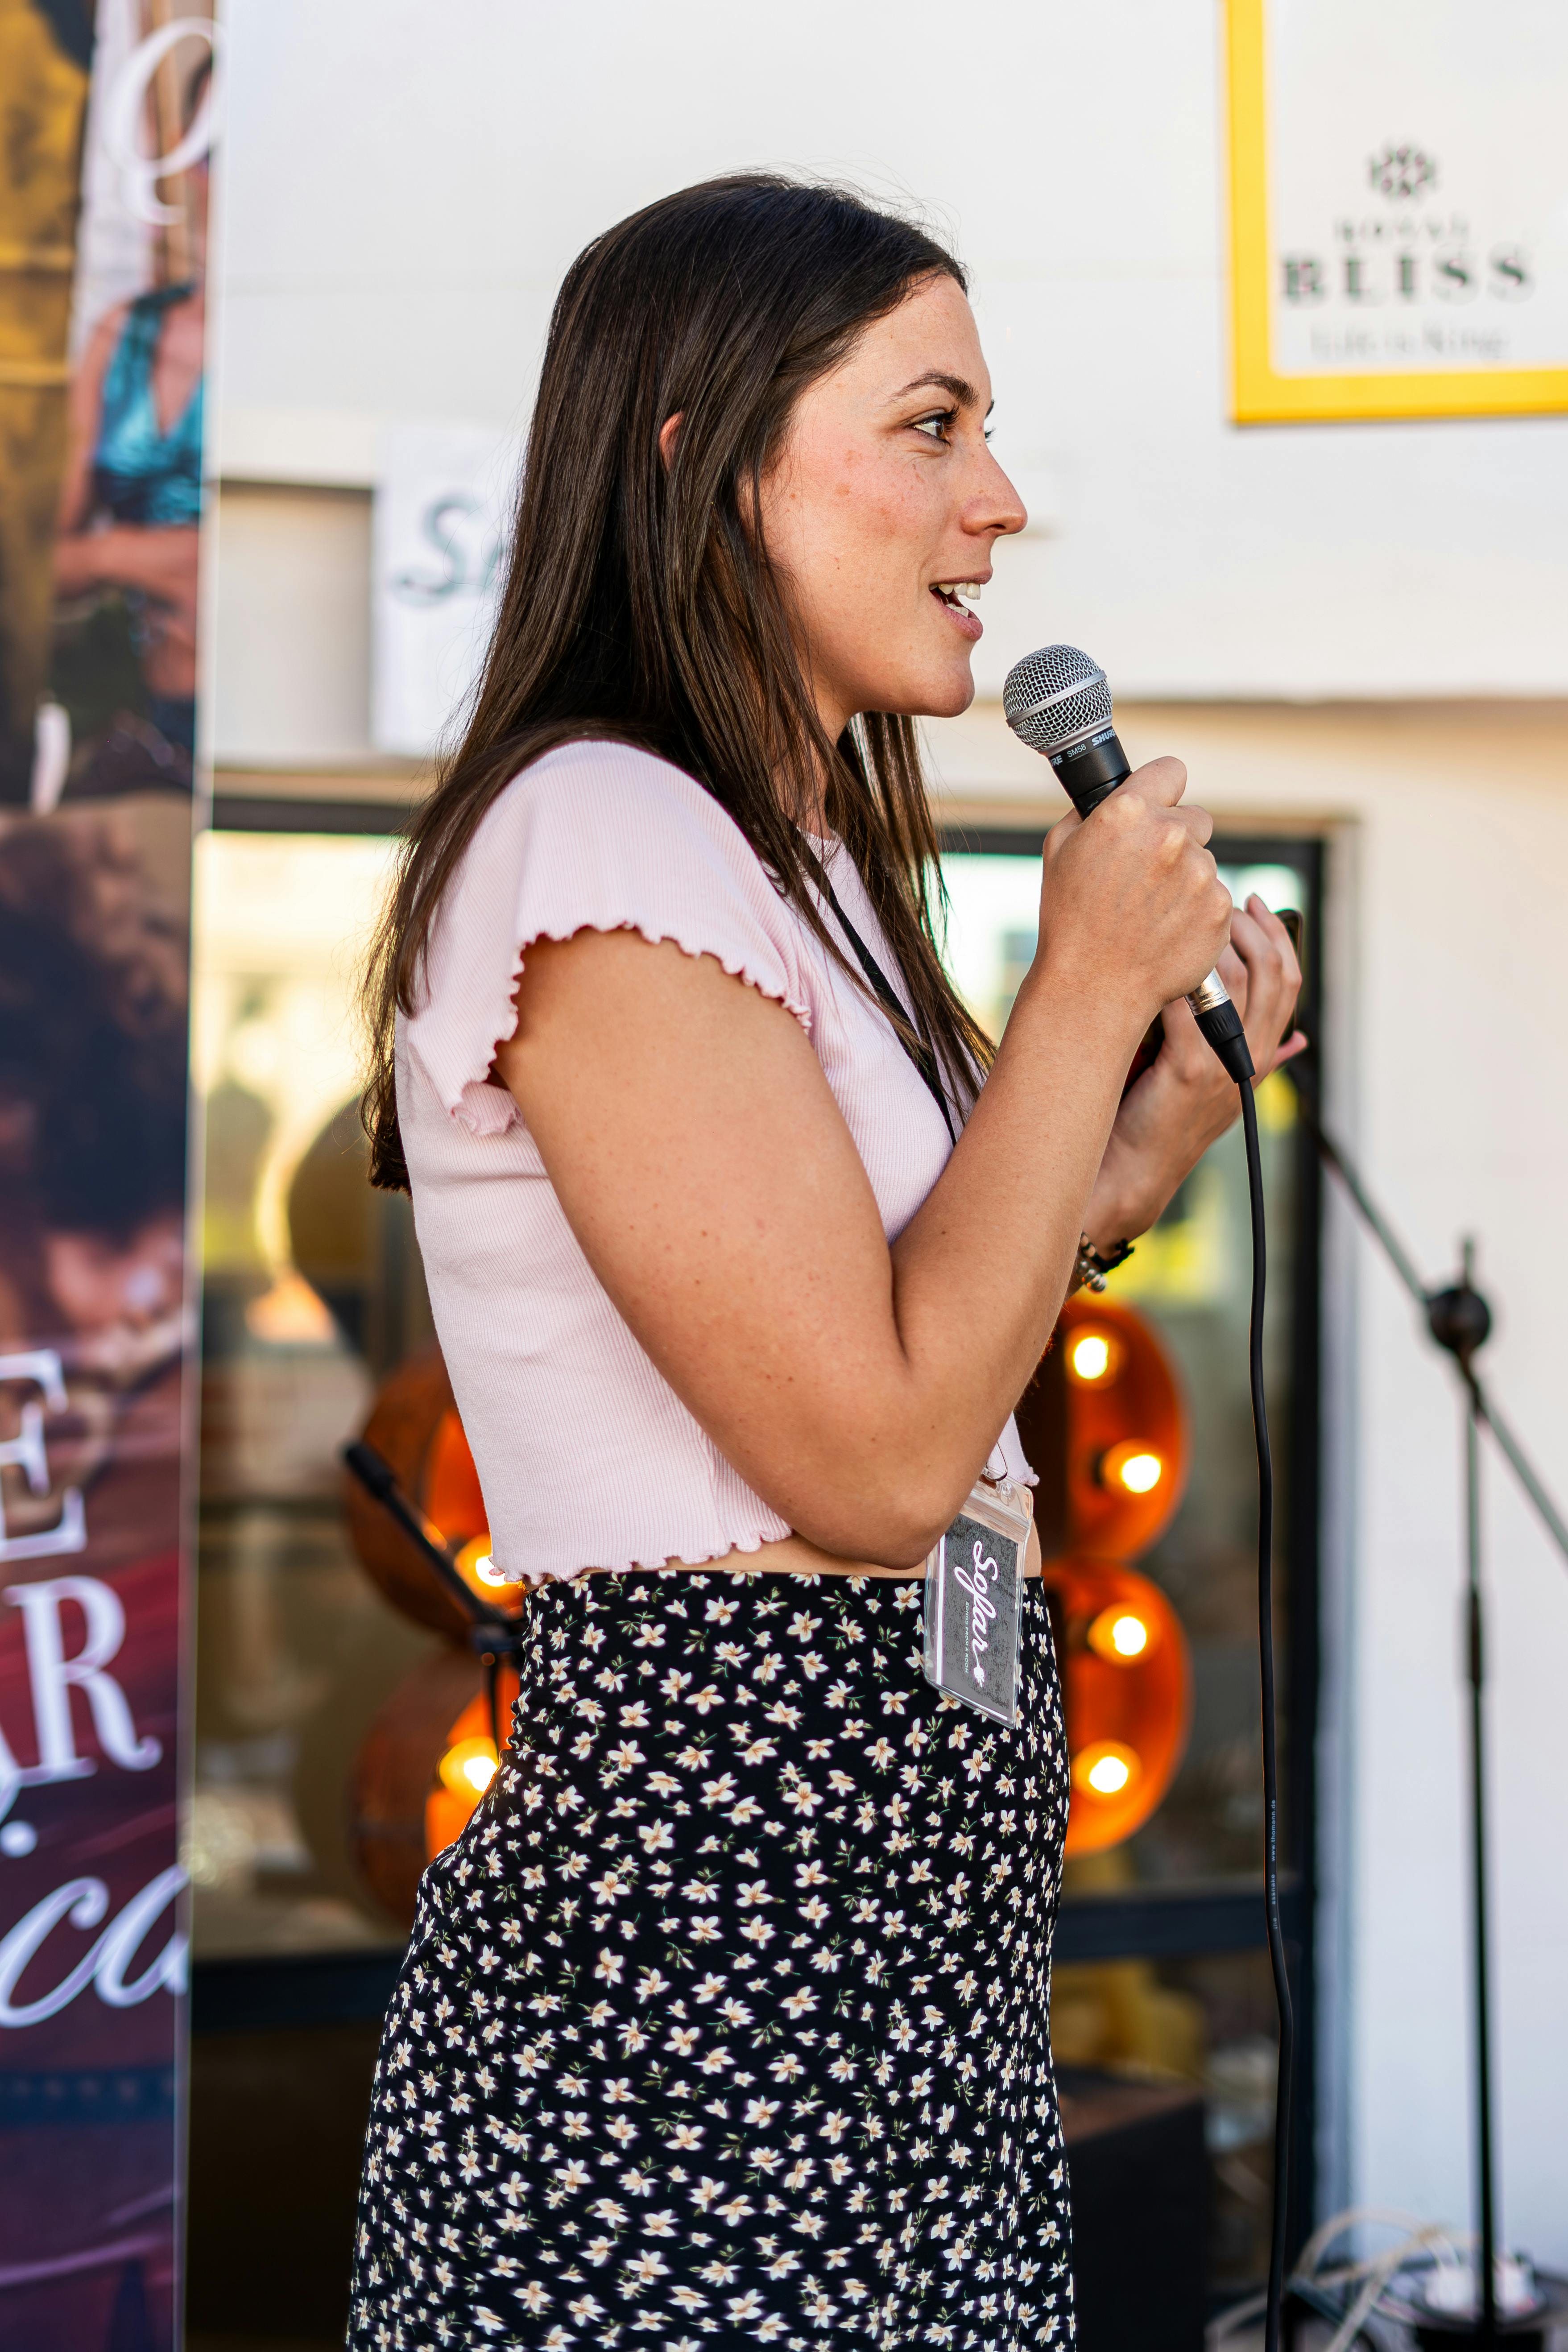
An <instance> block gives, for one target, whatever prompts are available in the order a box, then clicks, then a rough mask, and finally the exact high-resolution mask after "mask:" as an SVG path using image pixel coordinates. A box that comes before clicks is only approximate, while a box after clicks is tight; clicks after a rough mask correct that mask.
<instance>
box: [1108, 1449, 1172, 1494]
mask: <svg viewBox="0 0 1568 2352" xmlns="http://www.w3.org/2000/svg"><path fill="white" fill-rule="evenodd" d="M1162 1469H1163V1464H1162V1462H1161V1460H1160V1457H1159V1455H1158V1454H1129V1455H1128V1457H1127V1459H1126V1461H1125V1462H1123V1463H1122V1465H1121V1468H1120V1469H1119V1470H1118V1471H1117V1474H1116V1475H1117V1476H1118V1477H1119V1478H1120V1479H1121V1483H1122V1485H1123V1486H1125V1487H1126V1489H1127V1491H1128V1493H1129V1494H1130V1495H1149V1494H1152V1492H1153V1490H1154V1488H1155V1487H1156V1486H1158V1485H1159V1483H1160V1474H1161V1471H1162Z"/></svg>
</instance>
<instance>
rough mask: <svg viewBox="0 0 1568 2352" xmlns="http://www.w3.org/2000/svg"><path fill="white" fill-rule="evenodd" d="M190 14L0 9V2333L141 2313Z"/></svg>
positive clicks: (197, 201)
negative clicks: (1, 238)
mask: <svg viewBox="0 0 1568 2352" xmlns="http://www.w3.org/2000/svg"><path fill="white" fill-rule="evenodd" d="M215 38H216V35H215V31H214V27H213V26H212V23H211V21H210V15H209V14H208V12H206V11H205V10H204V9H203V8H202V7H201V6H200V5H196V6H195V7H193V8H187V9H184V10H183V11H182V12H181V13H179V14H175V12H174V9H173V8H171V7H170V6H169V5H164V0H101V5H100V7H99V9H98V11H97V21H96V25H94V23H93V16H92V11H91V10H90V8H87V7H83V6H82V5H80V0H0V74H3V75H4V77H5V89H6V121H7V133H6V138H5V141H4V142H0V206H3V210H4V216H5V222H6V224H7V226H6V234H5V243H4V245H3V247H0V427H3V430H0V2344H5V2345H7V2346H9V2345H16V2346H18V2347H21V2346H28V2347H32V2346H38V2347H45V2346H49V2347H54V2346H58V2347H67V2346H68V2347H71V2352H165V2348H166V2347H169V2352H172V2347H174V2344H175V2342H176V2341H177V2337H178V2315H179V2304H180V2296H179V2293H178V2284H177V2282H178V2271H179V2264H178V2245H179V2223H178V2210H179V2182H180V2168H181V2162H182V2151H181V2146H180V2128H179V2109H180V2084H181V2078H182V2075H183V2058H182V2049H183V2034H184V1990H185V1976H186V1954H185V1934H184V1873H183V1871H182V1869H181V1867H180V1861H179V1851H178V1799H179V1794H180V1780H181V1765H182V1744H181V1709H180V1683H181V1672H182V1640H183V1633H182V1591H183V1580H182V1574H181V1549H182V1533H183V1513H182V1454H183V1451H184V1444H183V1441H184V1435H185V1432H186V1428H187V1425H188V1418H189V1416H188V1413H187V1397H188V1391H187V1385H186V1374H187V1369H188V1357H189V1349H188V1335H189V1328H190V1316H189V1313H188V1308H187V1292H188V1284H187V1276H186V1255H185V1170H186V1099H187V1076H186V1071H187V1010H186V1008H187V998H188V965H189V951H188V932H189V900H190V866H191V833H192V818H193V809H194V805H195V803H194V795H193V773H194V758H195V677H196V670H195V662H196V612H197V602H196V583H197V536H198V524H199V518H200V510H201V439H202V380H203V369H204V354H205V302H204V285H203V279H204V268H203V264H204V253H205V220H206V187H207V157H208V152H209V149H210V145H211V139H212V121H213V71H212V68H213V55H214V43H215Z"/></svg>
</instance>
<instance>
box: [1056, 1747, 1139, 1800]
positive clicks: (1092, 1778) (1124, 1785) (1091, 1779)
mask: <svg viewBox="0 0 1568 2352" xmlns="http://www.w3.org/2000/svg"><path fill="white" fill-rule="evenodd" d="M1141 1771H1142V1765H1141V1764H1140V1763H1139V1761H1138V1758H1137V1755H1136V1754H1135V1752H1134V1751H1133V1749H1131V1748H1126V1747H1124V1746H1123V1745H1122V1743H1121V1740H1120V1739H1097V1740H1095V1741H1094V1742H1093V1744H1092V1746H1090V1747H1089V1748H1080V1749H1079V1753H1078V1754H1077V1755H1076V1756H1075V1757H1074V1758H1073V1761H1072V1777H1073V1779H1074V1780H1076V1781H1077V1783H1078V1785H1079V1788H1080V1789H1088V1790H1090V1792H1091V1793H1092V1794H1093V1795H1095V1796H1097V1797H1120V1796H1121V1793H1122V1791H1123V1790H1125V1789H1129V1788H1131V1785H1132V1782H1133V1781H1134V1780H1136V1779H1137V1777H1138V1775H1139V1773H1140V1772H1141Z"/></svg>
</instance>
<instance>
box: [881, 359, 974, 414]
mask: <svg viewBox="0 0 1568 2352" xmlns="http://www.w3.org/2000/svg"><path fill="white" fill-rule="evenodd" d="M928 387H929V388H930V389H931V390H932V391H936V392H945V393H947V394H950V395H951V396H952V399H954V400H956V401H957V403H958V404H959V406H960V407H961V408H973V407H975V406H977V405H978V404H979V400H980V394H978V393H977V392H976V391H975V389H974V386H973V384H972V383H969V382H968V380H967V378H965V377H963V376H961V375H949V374H947V373H946V372H945V371H944V370H943V369H942V368H928V369H927V371H926V373H925V374H924V375H917V376H911V377H910V381H909V383H906V384H900V387H899V389H898V391H897V392H896V393H894V394H893V398H894V399H895V400H904V399H906V398H907V397H908V395H909V394H910V393H911V392H924V391H926V390H927V389H928ZM995 405H996V404H995V402H994V401H993V402H992V404H991V408H994V407H995ZM991 408H988V409H987V410H986V412H985V414H986V415H987V416H989V415H990V414H991Z"/></svg>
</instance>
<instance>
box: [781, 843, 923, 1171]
mask: <svg viewBox="0 0 1568 2352" xmlns="http://www.w3.org/2000/svg"><path fill="white" fill-rule="evenodd" d="M815 863H816V870H817V873H818V874H819V875H820V877H822V887H823V888H824V890H825V891H826V893H827V903H828V905H829V906H830V907H831V908H832V909H833V911H834V913H835V914H836V915H837V918H838V923H839V928H840V929H841V930H842V931H843V933H844V936H845V938H846V939H847V940H848V942H849V944H850V946H851V947H852V948H853V949H854V950H855V955H856V959H857V961H858V963H859V966H860V969H861V971H863V972H864V973H865V975H866V977H867V979H868V981H869V982H870V983H871V985H872V987H873V988H874V989H875V990H876V992H877V994H878V996H879V998H880V1000H881V1003H882V1005H883V1008H884V1010H885V1011H886V1012H887V1013H889V1015H890V1016H891V1019H892V1024H893V1034H894V1036H895V1037H896V1038H897V1039H898V1041H899V1043H900V1045H901V1046H902V1047H903V1049H904V1051H905V1053H906V1054H907V1055H909V1057H910V1061H911V1062H912V1063H913V1064H914V1066H915V1067H916V1069H917V1070H918V1071H919V1072H920V1074H921V1077H922V1078H923V1079H924V1081H925V1084H926V1087H927V1089H928V1091H929V1093H930V1095H931V1100H932V1101H933V1102H934V1103H935V1105H936V1107H937V1108H938V1110H939V1111H941V1113H942V1125H943V1126H944V1127H945V1128H946V1129H947V1133H948V1140H949V1141H950V1142H951V1143H956V1142H957V1141H958V1135H957V1131H956V1129H954V1127H953V1124H952V1108H951V1107H950V1106H949V1103H948V1099H947V1093H946V1089H945V1088H944V1087H943V1086H942V1078H941V1076H940V1074H939V1073H938V1070H937V1066H936V1055H934V1054H933V1053H932V1052H931V1047H930V1045H928V1044H927V1043H926V1040H925V1038H924V1036H923V1035H921V1034H920V1032H919V1029H918V1026H917V1027H916V1036H917V1037H919V1043H918V1044H917V1043H916V1039H915V1038H914V1037H911V1036H910V1034H909V1033H910V1027H911V1026H915V1025H916V1024H913V1022H912V1017H911V1015H910V1013H906V1012H905V1010H904V1007H903V1005H902V1004H901V1003H900V1001H899V998H898V995H897V993H896V992H895V991H894V988H893V984H892V982H891V981H889V978H888V975H887V973H886V972H885V971H883V970H882V967H881V965H880V964H879V962H878V961H877V959H876V957H875V956H874V955H873V954H872V953H871V950H870V949H869V948H868V946H867V945H866V942H865V940H863V939H862V938H861V936H860V934H859V932H858V930H857V929H856V928H855V926H854V924H853V923H852V922H851V921H850V919H849V918H848V916H847V914H846V913H845V911H844V909H843V908H842V907H841V906H840V905H839V903H838V893H837V890H836V889H835V888H834V887H833V883H832V880H831V878H830V877H829V875H828V871H827V868H826V866H825V865H824V864H823V862H822V860H821V858H820V857H817V858H816V859H815Z"/></svg>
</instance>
